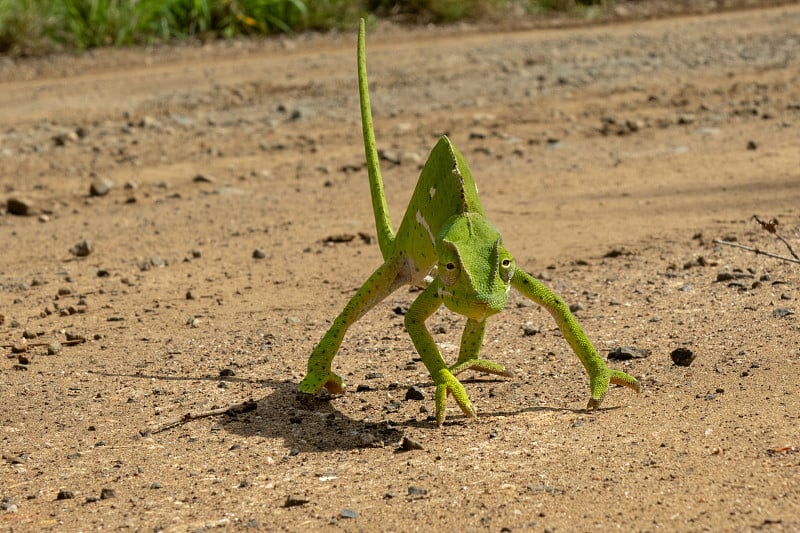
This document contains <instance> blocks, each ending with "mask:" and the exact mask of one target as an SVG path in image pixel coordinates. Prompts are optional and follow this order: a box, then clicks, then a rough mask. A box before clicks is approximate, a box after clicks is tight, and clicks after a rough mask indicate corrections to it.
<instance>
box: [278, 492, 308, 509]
mask: <svg viewBox="0 0 800 533" xmlns="http://www.w3.org/2000/svg"><path fill="white" fill-rule="evenodd" d="M310 501H311V500H309V499H308V498H304V497H303V496H296V495H294V494H290V495H289V496H287V497H286V501H285V502H283V506H284V507H298V506H300V505H305V504H307V503H308V502H310Z"/></svg>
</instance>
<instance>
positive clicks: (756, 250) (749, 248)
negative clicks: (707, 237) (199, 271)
mask: <svg viewBox="0 0 800 533" xmlns="http://www.w3.org/2000/svg"><path fill="white" fill-rule="evenodd" d="M712 242H713V243H714V244H724V245H725V246H733V247H735V248H741V249H742V250H747V251H748V252H753V253H754V254H760V255H766V256H767V257H772V258H774V259H780V260H781V261H788V262H790V263H797V264H798V265H800V259H796V258H793V257H786V256H785V255H778V254H773V253H771V252H765V251H764V250H761V249H759V248H753V247H752V246H745V245H744V244H739V243H738V242H731V241H723V240H721V239H714V240H713V241H712Z"/></svg>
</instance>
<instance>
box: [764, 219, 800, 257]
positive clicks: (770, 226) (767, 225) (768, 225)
mask: <svg viewBox="0 0 800 533" xmlns="http://www.w3.org/2000/svg"><path fill="white" fill-rule="evenodd" d="M753 220H755V221H756V222H758V223H759V224H760V225H761V227H762V228H764V229H765V230H767V231H768V232H769V233H772V234H773V235H775V236H776V237H777V238H778V240H780V241H781V242H782V243H783V244H785V245H786V247H787V248H788V249H789V253H791V254H792V257H794V258H795V259H797V260H798V261H800V256H798V255H797V252H795V251H794V248H792V245H791V244H789V241H787V240H786V239H785V238H784V237H783V235H781V234H780V233H778V219H777V218H774V217H773V218H771V219H769V220H768V221H766V222H765V221H763V220H761V219H760V218H758V215H753Z"/></svg>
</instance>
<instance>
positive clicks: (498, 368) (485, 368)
mask: <svg viewBox="0 0 800 533" xmlns="http://www.w3.org/2000/svg"><path fill="white" fill-rule="evenodd" d="M485 331H486V320H480V321H478V320H474V319H472V318H470V319H467V323H466V325H465V326H464V333H462V334H461V348H460V349H459V352H458V361H456V364H454V365H452V366H451V367H450V372H451V373H452V374H453V375H456V374H458V373H460V372H463V371H464V370H467V369H469V370H475V371H477V372H486V373H487V374H496V375H498V376H503V377H507V378H510V377H514V373H513V372H512V371H510V370H506V367H504V366H503V365H501V364H498V363H493V362H492V361H487V360H486V359H481V358H480V357H479V356H480V351H481V345H482V344H483V334H484V332H485Z"/></svg>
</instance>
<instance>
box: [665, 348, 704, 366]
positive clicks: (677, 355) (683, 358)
mask: <svg viewBox="0 0 800 533" xmlns="http://www.w3.org/2000/svg"><path fill="white" fill-rule="evenodd" d="M669 356H670V358H671V359H672V362H673V363H675V364H676V365H678V366H689V365H691V364H692V361H694V360H695V358H696V357H697V355H696V354H695V353H694V352H693V351H691V350H690V349H689V348H676V349H674V350H672V353H670V354H669Z"/></svg>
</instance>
